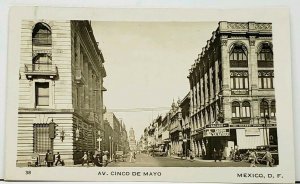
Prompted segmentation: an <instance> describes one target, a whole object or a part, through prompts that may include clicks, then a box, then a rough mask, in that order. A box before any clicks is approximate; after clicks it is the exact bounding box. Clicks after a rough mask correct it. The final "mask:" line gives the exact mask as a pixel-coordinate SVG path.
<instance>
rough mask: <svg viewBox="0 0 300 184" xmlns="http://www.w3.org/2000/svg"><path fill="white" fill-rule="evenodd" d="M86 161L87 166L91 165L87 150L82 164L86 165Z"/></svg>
mask: <svg viewBox="0 0 300 184" xmlns="http://www.w3.org/2000/svg"><path fill="white" fill-rule="evenodd" d="M85 163H86V164H87V166H89V159H88V154H87V152H84V154H83V156H82V166H84V164H85Z"/></svg>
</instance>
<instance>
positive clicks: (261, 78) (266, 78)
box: [258, 71, 274, 89]
mask: <svg viewBox="0 0 300 184" xmlns="http://www.w3.org/2000/svg"><path fill="white" fill-rule="evenodd" d="M273 79H274V76H273V71H259V72H258V87H259V88H260V89H274V85H273Z"/></svg>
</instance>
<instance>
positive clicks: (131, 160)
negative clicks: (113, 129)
mask: <svg viewBox="0 0 300 184" xmlns="http://www.w3.org/2000/svg"><path fill="white" fill-rule="evenodd" d="M133 161H134V158H133V152H130V157H129V162H133Z"/></svg>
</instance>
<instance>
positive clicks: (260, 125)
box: [230, 123, 276, 128]
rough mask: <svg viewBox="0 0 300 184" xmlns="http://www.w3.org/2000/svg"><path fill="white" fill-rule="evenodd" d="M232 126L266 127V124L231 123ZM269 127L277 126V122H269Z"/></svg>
mask: <svg viewBox="0 0 300 184" xmlns="http://www.w3.org/2000/svg"><path fill="white" fill-rule="evenodd" d="M230 127H241V128H242V127H265V124H231V125H230ZM267 127H276V124H275V123H268V124H267Z"/></svg>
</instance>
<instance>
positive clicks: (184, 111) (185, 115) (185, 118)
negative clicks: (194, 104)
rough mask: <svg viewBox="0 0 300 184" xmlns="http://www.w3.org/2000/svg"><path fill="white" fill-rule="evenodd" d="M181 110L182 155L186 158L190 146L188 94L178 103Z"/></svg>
mask: <svg viewBox="0 0 300 184" xmlns="http://www.w3.org/2000/svg"><path fill="white" fill-rule="evenodd" d="M179 107H180V109H181V117H182V118H181V122H180V124H181V127H182V137H183V139H182V141H183V145H182V146H183V151H182V153H183V155H185V156H188V155H189V150H190V149H191V148H190V145H191V141H190V140H191V139H190V138H191V129H190V94H189V93H188V94H187V95H186V96H185V97H184V98H183V100H182V101H181V102H180V104H179Z"/></svg>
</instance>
